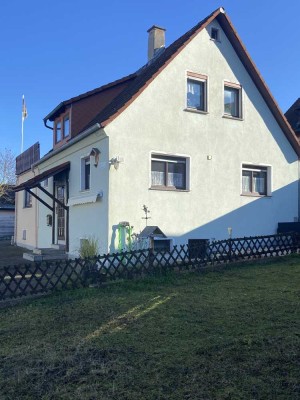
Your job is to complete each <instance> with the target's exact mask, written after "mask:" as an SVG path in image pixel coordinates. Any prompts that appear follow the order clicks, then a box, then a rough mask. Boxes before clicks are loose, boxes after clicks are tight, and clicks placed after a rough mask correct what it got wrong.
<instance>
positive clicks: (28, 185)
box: [14, 161, 70, 192]
mask: <svg viewBox="0 0 300 400" xmlns="http://www.w3.org/2000/svg"><path fill="white" fill-rule="evenodd" d="M69 169H70V162H69V161H68V162H65V163H63V164H60V165H57V166H56V167H53V168H50V169H48V170H47V171H44V172H42V173H41V174H39V175H36V176H34V177H33V178H30V179H28V181H26V182H23V183H21V184H20V185H18V186H16V187H15V188H14V191H15V192H19V191H20V190H26V189H32V188H34V187H37V186H38V185H39V183H40V182H42V181H43V180H45V179H46V178H49V177H50V176H54V175H57V174H59V173H60V172H63V171H67V170H69Z"/></svg>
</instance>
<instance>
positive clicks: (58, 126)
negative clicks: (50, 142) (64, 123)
mask: <svg viewBox="0 0 300 400" xmlns="http://www.w3.org/2000/svg"><path fill="white" fill-rule="evenodd" d="M54 129H55V142H56V143H58V142H60V141H61V139H62V135H61V121H60V120H59V121H56V123H55V128H54Z"/></svg>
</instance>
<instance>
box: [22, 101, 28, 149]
mask: <svg viewBox="0 0 300 400" xmlns="http://www.w3.org/2000/svg"><path fill="white" fill-rule="evenodd" d="M25 118H27V108H26V104H25V96H24V94H23V96H22V139H21V153H23V147H24V120H25Z"/></svg>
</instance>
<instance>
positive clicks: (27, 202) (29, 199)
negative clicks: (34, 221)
mask: <svg viewBox="0 0 300 400" xmlns="http://www.w3.org/2000/svg"><path fill="white" fill-rule="evenodd" d="M24 207H25V208H28V207H32V196H31V194H30V193H29V192H27V190H25V191H24Z"/></svg>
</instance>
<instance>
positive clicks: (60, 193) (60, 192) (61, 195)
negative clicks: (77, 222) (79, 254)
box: [56, 186, 66, 240]
mask: <svg viewBox="0 0 300 400" xmlns="http://www.w3.org/2000/svg"><path fill="white" fill-rule="evenodd" d="M57 200H59V201H60V202H61V203H63V204H65V186H57ZM56 207H57V208H56V210H57V240H65V239H66V237H65V230H66V229H65V226H66V221H65V220H66V219H65V209H64V208H63V207H62V206H61V205H59V204H57V206H56Z"/></svg>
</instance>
